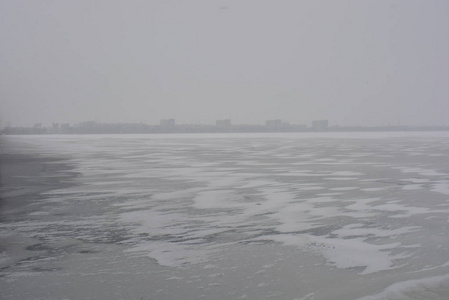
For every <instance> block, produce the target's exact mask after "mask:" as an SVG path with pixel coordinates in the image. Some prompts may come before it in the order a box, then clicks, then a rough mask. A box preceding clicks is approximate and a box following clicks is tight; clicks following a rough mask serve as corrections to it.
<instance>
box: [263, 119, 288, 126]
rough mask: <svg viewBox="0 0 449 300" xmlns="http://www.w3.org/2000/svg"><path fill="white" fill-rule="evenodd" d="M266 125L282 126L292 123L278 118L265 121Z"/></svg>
mask: <svg viewBox="0 0 449 300" xmlns="http://www.w3.org/2000/svg"><path fill="white" fill-rule="evenodd" d="M265 125H266V126H268V127H281V126H288V125H290V123H288V122H284V121H282V120H280V119H276V120H267V121H265Z"/></svg>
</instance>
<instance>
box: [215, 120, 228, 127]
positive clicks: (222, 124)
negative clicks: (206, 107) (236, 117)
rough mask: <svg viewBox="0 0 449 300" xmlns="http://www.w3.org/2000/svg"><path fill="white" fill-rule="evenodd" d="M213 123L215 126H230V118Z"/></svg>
mask: <svg viewBox="0 0 449 300" xmlns="http://www.w3.org/2000/svg"><path fill="white" fill-rule="evenodd" d="M215 125H216V126H217V127H230V126H232V124H231V119H225V120H217V121H215Z"/></svg>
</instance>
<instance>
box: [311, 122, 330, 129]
mask: <svg viewBox="0 0 449 300" xmlns="http://www.w3.org/2000/svg"><path fill="white" fill-rule="evenodd" d="M328 128H329V121H328V120H315V121H312V129H315V130H326V129H328Z"/></svg>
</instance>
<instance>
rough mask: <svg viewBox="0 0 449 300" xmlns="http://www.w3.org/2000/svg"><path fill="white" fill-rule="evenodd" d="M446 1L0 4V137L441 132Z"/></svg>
mask: <svg viewBox="0 0 449 300" xmlns="http://www.w3.org/2000/svg"><path fill="white" fill-rule="evenodd" d="M448 12H449V2H447V1H415V0H410V1H405V0H403V1H401V0H399V1H293V0H290V1H260V0H259V1H255V0H248V1H231V0H215V1H127V2H121V1H64V2H63V1H51V0H48V1H30V0H25V1H12V0H4V1H2V2H1V3H0V43H1V44H2V47H1V49H0V53H1V54H0V64H1V66H2V67H1V69H0V70H1V71H0V76H1V77H0V78H1V81H0V122H1V123H0V127H3V126H5V125H6V124H8V123H10V124H11V125H12V126H32V125H33V124H34V123H43V124H51V123H52V122H59V123H64V122H68V123H72V124H73V123H79V122H83V121H90V120H92V121H96V122H103V123H114V122H120V123H126V122H129V123H131V122H142V123H147V124H158V123H159V120H160V119H167V118H173V119H176V123H178V124H189V123H203V124H213V123H214V122H215V120H217V119H231V120H232V122H233V123H234V124H263V123H264V122H265V120H269V119H282V120H286V121H288V122H290V123H292V124H308V125H309V124H310V122H311V121H312V120H317V119H327V120H329V123H330V125H331V126H335V125H340V126H351V125H362V126H379V125H380V126H381V125H388V124H389V125H399V124H400V125H409V126H432V125H441V126H448V125H449V118H447V112H448V111H449V101H448V100H449V97H448V96H449V86H448V85H447V83H446V81H447V78H449V60H448V55H447V53H449V18H448V17H447V16H448Z"/></svg>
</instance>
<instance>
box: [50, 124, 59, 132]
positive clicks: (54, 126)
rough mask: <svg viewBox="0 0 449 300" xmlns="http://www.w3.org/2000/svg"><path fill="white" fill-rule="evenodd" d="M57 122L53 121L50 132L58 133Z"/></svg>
mask: <svg viewBox="0 0 449 300" xmlns="http://www.w3.org/2000/svg"><path fill="white" fill-rule="evenodd" d="M59 129H60V127H59V123H53V124H51V132H52V133H59Z"/></svg>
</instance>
